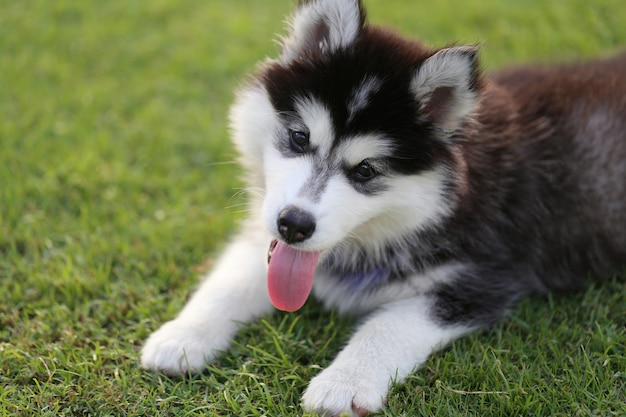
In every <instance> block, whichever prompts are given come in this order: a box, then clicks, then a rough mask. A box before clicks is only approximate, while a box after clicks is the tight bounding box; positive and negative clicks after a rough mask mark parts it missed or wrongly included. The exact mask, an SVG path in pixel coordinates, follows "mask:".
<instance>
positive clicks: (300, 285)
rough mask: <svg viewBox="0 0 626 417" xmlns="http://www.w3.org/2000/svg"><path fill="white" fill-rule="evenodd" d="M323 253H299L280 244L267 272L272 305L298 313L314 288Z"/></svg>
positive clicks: (273, 252)
mask: <svg viewBox="0 0 626 417" xmlns="http://www.w3.org/2000/svg"><path fill="white" fill-rule="evenodd" d="M319 257H320V254H319V252H305V251H299V250H296V249H293V248H290V247H289V246H287V245H285V244H284V243H282V242H278V243H277V244H276V247H275V248H274V250H273V251H272V255H271V258H270V264H269V269H268V271H267V288H268V290H269V294H270V300H272V304H274V307H276V308H277V309H279V310H283V311H296V310H298V309H300V307H302V306H303V305H304V303H305V302H306V299H307V298H308V297H309V293H310V292H311V288H312V287H313V278H314V276H315V267H316V266H317V260H318V259H319Z"/></svg>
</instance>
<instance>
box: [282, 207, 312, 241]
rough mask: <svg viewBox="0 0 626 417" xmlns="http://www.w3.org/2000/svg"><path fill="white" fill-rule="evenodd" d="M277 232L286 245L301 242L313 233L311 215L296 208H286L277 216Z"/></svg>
mask: <svg viewBox="0 0 626 417" xmlns="http://www.w3.org/2000/svg"><path fill="white" fill-rule="evenodd" d="M277 224H278V232H279V233H280V235H281V236H282V237H284V238H285V241H286V242H287V243H298V242H303V241H305V240H307V239H308V238H310V237H311V235H312V234H313V232H314V231H315V219H314V218H313V215H312V214H311V213H308V212H306V211H304V210H300V209H298V208H295V207H292V208H286V209H284V210H283V211H281V212H280V213H279V214H278V221H277Z"/></svg>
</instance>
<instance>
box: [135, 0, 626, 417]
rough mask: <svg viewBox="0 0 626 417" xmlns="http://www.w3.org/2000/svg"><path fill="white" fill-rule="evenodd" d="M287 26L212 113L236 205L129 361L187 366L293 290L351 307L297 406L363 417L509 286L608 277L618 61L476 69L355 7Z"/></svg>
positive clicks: (612, 262)
mask: <svg viewBox="0 0 626 417" xmlns="http://www.w3.org/2000/svg"><path fill="white" fill-rule="evenodd" d="M290 23H291V25H290V32H289V34H288V35H287V36H286V37H285V38H284V39H283V40H282V51H281V54H280V56H279V57H278V58H277V59H272V60H268V61H266V62H263V63H262V64H261V65H260V67H259V69H258V71H257V72H256V74H255V76H254V77H253V78H252V80H251V81H250V82H248V83H247V85H245V86H244V87H243V88H242V89H241V90H240V91H239V93H238V95H237V100H236V103H235V104H234V106H233V108H232V112H231V120H232V130H233V139H234V142H235V145H236V147H237V149H238V151H239V152H240V154H241V163H242V165H243V166H244V167H245V168H246V172H247V174H248V175H247V180H248V182H249V186H250V189H251V190H253V191H254V192H253V193H252V194H253V195H252V197H251V199H252V200H251V201H250V205H251V210H250V211H251V212H252V215H251V217H250V219H248V220H247V221H246V222H245V223H244V224H243V227H242V230H241V232H240V235H239V236H238V237H237V238H236V239H235V240H234V241H233V242H232V243H231V244H230V246H228V247H227V249H226V250H225V252H224V254H223V255H222V257H221V259H220V260H219V262H218V263H217V265H216V266H215V268H214V269H213V271H212V272H211V273H210V275H209V277H208V278H207V279H206V280H205V281H204V282H203V284H202V285H201V286H200V288H199V289H198V290H197V291H196V293H195V294H194V295H193V297H192V298H191V299H190V300H189V302H188V303H187V305H186V306H185V308H184V309H183V310H182V312H181V313H180V314H179V316H178V317H177V318H175V319H174V320H172V321H170V322H168V323H166V324H164V325H163V326H162V327H161V328H160V329H159V330H158V331H156V332H155V333H154V334H152V335H151V336H150V338H149V339H148V340H147V342H146V344H145V346H144V348H143V351H142V358H141V363H142V365H143V367H145V368H147V369H151V370H153V371H162V372H165V373H167V374H174V375H175V374H185V373H187V372H200V371H202V370H203V367H204V364H205V363H206V362H208V361H212V360H214V359H215V357H216V355H217V352H219V351H220V350H223V349H226V348H227V347H228V346H229V343H230V341H231V338H232V337H233V336H234V334H235V332H236V331H237V328H238V323H242V322H249V321H251V320H254V319H255V318H257V317H259V316H261V315H263V314H265V313H268V312H269V311H270V310H271V309H272V305H274V306H275V307H276V308H278V309H281V310H286V311H295V310H297V309H299V308H300V307H301V306H302V305H303V304H304V303H305V301H306V300H307V297H308V296H309V293H310V292H312V293H313V295H314V296H315V297H317V298H318V299H319V300H321V301H322V302H323V303H324V304H325V305H326V306H327V307H329V308H334V309H337V310H338V311H340V312H344V313H352V314H356V315H364V314H365V313H370V314H369V315H368V316H367V317H365V318H364V320H363V322H362V324H361V325H360V327H359V328H358V329H357V330H356V332H355V333H354V335H353V336H352V338H351V339H350V341H349V342H348V344H347V346H346V347H345V348H344V350H343V351H342V352H341V353H340V354H339V355H338V356H337V358H336V359H335V361H334V362H333V363H332V364H331V365H330V366H329V367H328V368H327V369H326V370H324V371H322V372H321V373H320V374H319V375H317V376H316V377H315V378H314V379H313V380H312V381H311V382H310V384H309V386H308V388H307V389H306V391H305V392H304V395H303V397H302V401H303V406H304V408H305V409H306V410H314V411H317V412H320V413H325V415H328V416H336V415H340V414H342V413H349V414H352V415H363V414H365V413H367V412H368V411H373V410H378V409H380V408H381V407H382V406H383V403H384V400H385V397H386V394H387V390H388V388H389V384H390V382H391V381H392V380H396V381H401V380H402V379H403V378H404V377H406V376H407V375H408V374H409V373H410V372H411V371H412V370H414V369H415V368H416V367H417V366H420V365H421V364H422V363H424V361H426V359H427V358H428V356H429V354H430V353H431V352H433V351H434V350H437V349H441V348H442V347H444V346H445V345H447V344H449V343H450V342H451V341H453V340H455V339H457V338H459V337H461V336H463V335H466V334H468V333H470V332H473V331H476V330H477V329H480V328H484V327H486V326H490V325H493V324H494V323H496V322H498V321H499V320H500V319H501V318H502V315H503V313H504V312H505V310H506V309H507V308H509V307H510V306H511V305H512V304H513V303H514V302H515V301H516V300H518V299H519V298H520V297H523V296H525V295H527V294H530V293H545V292H547V291H555V290H572V289H580V288H583V287H584V285H585V281H586V278H587V277H588V276H594V277H599V278H607V277H611V276H615V275H619V274H621V273H623V271H624V269H622V268H623V266H624V264H625V263H626V81H625V77H626V55H620V56H616V57H613V58H609V59H604V60H598V61H595V62H589V63H580V64H571V65H568V66H557V67H536V66H535V67H526V68H515V69H510V70H505V71H502V72H499V73H496V74H493V75H482V74H481V72H480V70H479V64H478V62H477V48H476V47H475V46H451V47H446V48H442V49H430V48H428V47H425V46H423V45H422V44H420V43H417V42H414V41H409V40H405V39H403V38H401V37H399V36H397V35H396V34H394V33H392V32H390V31H388V30H385V29H382V28H379V27H375V26H370V25H368V24H366V23H365V12H364V10H363V6H362V4H361V2H360V1H358V0H310V1H304V2H301V3H300V5H299V6H298V8H297V11H296V12H295V15H294V16H293V17H292V19H291V22H290ZM268 246H269V247H270V250H269V255H268ZM268 258H269V265H268Z"/></svg>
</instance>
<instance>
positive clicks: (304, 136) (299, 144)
mask: <svg viewBox="0 0 626 417" xmlns="http://www.w3.org/2000/svg"><path fill="white" fill-rule="evenodd" d="M289 141H290V146H291V150H293V151H294V152H297V153H303V152H306V151H307V150H308V149H309V134H308V133H307V132H301V131H298V130H290V131H289Z"/></svg>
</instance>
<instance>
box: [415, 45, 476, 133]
mask: <svg viewBox="0 0 626 417" xmlns="http://www.w3.org/2000/svg"><path fill="white" fill-rule="evenodd" d="M477 55H478V48H477V47H475V46H455V47H450V48H445V49H442V50H440V51H439V52H437V53H435V54H434V55H432V56H431V57H430V58H427V59H426V60H425V61H424V63H423V64H422V65H421V67H420V68H419V69H418V70H417V71H416V73H415V75H414V76H413V80H412V83H411V88H412V90H413V93H414V94H415V97H416V98H417V100H418V101H419V103H420V105H421V107H420V113H421V114H422V115H423V116H424V117H425V118H426V119H428V120H430V121H431V122H433V124H435V125H436V126H438V127H440V128H442V129H444V130H446V131H454V130H456V129H458V128H459V127H460V126H461V123H462V122H463V120H464V119H465V118H466V117H467V116H468V115H469V113H471V111H472V110H473V108H474V105H475V104H476V102H477V96H478V82H479V80H478V57H477Z"/></svg>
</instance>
